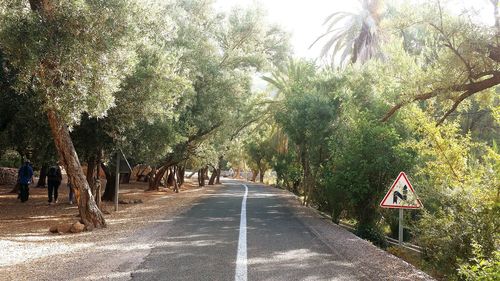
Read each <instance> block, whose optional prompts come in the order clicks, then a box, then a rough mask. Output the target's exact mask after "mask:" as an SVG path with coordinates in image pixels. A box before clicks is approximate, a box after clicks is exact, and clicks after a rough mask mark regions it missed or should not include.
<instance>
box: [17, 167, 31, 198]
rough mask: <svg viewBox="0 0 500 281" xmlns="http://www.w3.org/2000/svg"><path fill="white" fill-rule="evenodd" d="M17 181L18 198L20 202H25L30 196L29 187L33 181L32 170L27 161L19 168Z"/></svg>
mask: <svg viewBox="0 0 500 281" xmlns="http://www.w3.org/2000/svg"><path fill="white" fill-rule="evenodd" d="M17 180H18V182H19V198H20V199H21V202H26V201H28V198H29V196H30V188H29V185H30V183H31V182H32V180H33V168H31V166H30V162H29V161H26V162H24V165H23V166H21V168H19V172H18V173H17Z"/></svg>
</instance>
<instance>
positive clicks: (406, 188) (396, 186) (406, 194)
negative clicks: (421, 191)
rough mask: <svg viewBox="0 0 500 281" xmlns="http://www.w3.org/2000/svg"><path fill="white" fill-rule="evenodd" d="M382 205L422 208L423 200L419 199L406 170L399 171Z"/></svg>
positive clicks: (397, 207)
mask: <svg viewBox="0 0 500 281" xmlns="http://www.w3.org/2000/svg"><path fill="white" fill-rule="evenodd" d="M380 207H382V208H396V209H419V208H422V202H420V199H418V196H417V194H416V193H415V190H414V189H413V187H412V186H411V183H410V181H409V180H408V178H407V177H406V174H405V173H404V172H401V173H399V176H398V177H397V178H396V180H395V181H394V183H393V184H392V186H391V188H390V189H389V192H387V194H386V195H385V197H384V200H382V202H380Z"/></svg>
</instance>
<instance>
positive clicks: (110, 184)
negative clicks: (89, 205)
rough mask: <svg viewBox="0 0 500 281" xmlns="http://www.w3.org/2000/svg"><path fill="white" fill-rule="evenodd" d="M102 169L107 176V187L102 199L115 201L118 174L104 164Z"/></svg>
mask: <svg viewBox="0 0 500 281" xmlns="http://www.w3.org/2000/svg"><path fill="white" fill-rule="evenodd" d="M101 167H102V170H103V171H104V174H105V175H106V187H105V188H104V194H103V195H102V197H101V199H102V200H103V201H113V200H115V188H116V174H115V172H114V171H112V170H113V169H109V168H108V167H107V166H105V165H104V164H101Z"/></svg>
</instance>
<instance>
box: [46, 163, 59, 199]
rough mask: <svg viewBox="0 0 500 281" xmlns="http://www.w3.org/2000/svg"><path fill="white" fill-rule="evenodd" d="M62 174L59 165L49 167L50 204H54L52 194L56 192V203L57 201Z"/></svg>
mask: <svg viewBox="0 0 500 281" xmlns="http://www.w3.org/2000/svg"><path fill="white" fill-rule="evenodd" d="M61 181H62V174H61V169H60V168H59V166H57V165H56V166H52V167H50V168H49V172H48V173H47V185H48V189H49V205H51V204H52V194H54V203H57V197H58V195H59V194H58V192H57V191H58V189H59V185H61Z"/></svg>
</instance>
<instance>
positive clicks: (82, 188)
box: [47, 109, 106, 230]
mask: <svg viewBox="0 0 500 281" xmlns="http://www.w3.org/2000/svg"><path fill="white" fill-rule="evenodd" d="M47 117H48V120H49V124H50V128H51V131H52V137H53V138H54V142H55V145H56V148H57V151H58V152H59V156H60V158H61V159H62V161H63V164H64V167H65V169H66V172H67V173H68V178H69V182H70V183H71V185H72V186H74V187H75V189H76V191H77V192H76V194H75V195H76V201H77V203H78V211H79V212H80V218H81V220H82V222H83V224H85V226H86V228H87V229H88V230H90V229H92V228H94V227H105V226H106V221H105V219H104V216H103V214H102V213H101V211H100V210H99V208H98V207H97V205H96V203H95V200H94V196H92V192H91V191H90V187H89V184H88V182H87V180H86V178H85V175H84V174H83V170H82V166H81V165H80V160H79V159H78V155H77V154H76V151H75V147H74V146H73V142H72V140H71V136H70V135H69V130H68V127H67V126H66V125H65V124H64V123H63V122H62V121H61V120H60V119H59V117H58V116H57V114H56V112H55V111H54V110H52V109H49V110H48V111H47Z"/></svg>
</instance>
